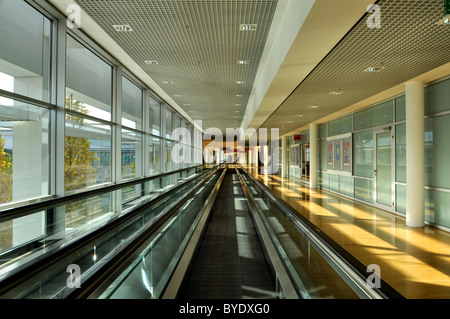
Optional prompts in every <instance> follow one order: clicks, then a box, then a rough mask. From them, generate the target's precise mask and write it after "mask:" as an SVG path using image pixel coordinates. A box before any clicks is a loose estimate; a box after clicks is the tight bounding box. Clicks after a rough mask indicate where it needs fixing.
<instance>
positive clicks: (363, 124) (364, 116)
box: [353, 100, 394, 131]
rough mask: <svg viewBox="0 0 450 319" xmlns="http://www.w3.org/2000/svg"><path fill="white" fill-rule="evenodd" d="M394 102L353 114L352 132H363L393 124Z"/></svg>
mask: <svg viewBox="0 0 450 319" xmlns="http://www.w3.org/2000/svg"><path fill="white" fill-rule="evenodd" d="M393 112H394V101H393V100H390V101H387V102H384V103H382V104H380V105H377V106H374V107H371V108H368V109H366V110H363V111H361V112H358V113H355V114H354V116H353V118H354V130H355V131H359V130H365V129H368V128H371V127H377V126H380V125H385V124H389V123H392V122H393V119H394V118H393Z"/></svg>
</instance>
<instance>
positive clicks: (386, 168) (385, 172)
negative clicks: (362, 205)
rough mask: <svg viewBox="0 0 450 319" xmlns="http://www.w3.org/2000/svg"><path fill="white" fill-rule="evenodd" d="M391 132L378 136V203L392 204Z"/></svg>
mask: <svg viewBox="0 0 450 319" xmlns="http://www.w3.org/2000/svg"><path fill="white" fill-rule="evenodd" d="M391 144H392V137H391V132H386V133H379V134H377V174H376V176H377V202H378V203H379V204H383V205H385V206H391V204H392V167H391V152H392V150H391Z"/></svg>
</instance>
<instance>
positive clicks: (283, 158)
mask: <svg viewBox="0 0 450 319" xmlns="http://www.w3.org/2000/svg"><path fill="white" fill-rule="evenodd" d="M287 139H288V138H287V137H286V136H283V137H282V138H281V152H282V153H281V177H282V178H287V177H288V166H287V163H288V159H287V148H288V143H287V141H288V140H287Z"/></svg>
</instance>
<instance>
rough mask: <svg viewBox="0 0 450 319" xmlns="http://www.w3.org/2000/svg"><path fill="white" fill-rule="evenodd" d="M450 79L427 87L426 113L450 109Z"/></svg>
mask: <svg viewBox="0 0 450 319" xmlns="http://www.w3.org/2000/svg"><path fill="white" fill-rule="evenodd" d="M449 101H450V79H448V80H445V81H442V82H439V83H436V84H433V85H431V86H428V87H426V88H425V114H426V115H428V114H434V113H440V112H444V111H448V110H450V103H449Z"/></svg>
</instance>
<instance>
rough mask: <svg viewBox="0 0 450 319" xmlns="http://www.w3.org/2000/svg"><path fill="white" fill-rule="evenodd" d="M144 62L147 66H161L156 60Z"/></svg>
mask: <svg viewBox="0 0 450 319" xmlns="http://www.w3.org/2000/svg"><path fill="white" fill-rule="evenodd" d="M144 62H145V64H147V65H156V64H159V63H158V61H156V60H147V61H144Z"/></svg>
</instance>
